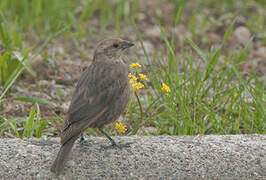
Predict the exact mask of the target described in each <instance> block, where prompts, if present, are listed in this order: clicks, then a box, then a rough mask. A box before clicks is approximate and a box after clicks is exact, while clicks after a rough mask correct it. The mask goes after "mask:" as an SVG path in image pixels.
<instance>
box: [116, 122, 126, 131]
mask: <svg viewBox="0 0 266 180" xmlns="http://www.w3.org/2000/svg"><path fill="white" fill-rule="evenodd" d="M115 129H116V130H117V132H118V133H125V132H126V131H127V129H126V126H124V125H123V124H122V123H121V122H119V123H116V124H115Z"/></svg>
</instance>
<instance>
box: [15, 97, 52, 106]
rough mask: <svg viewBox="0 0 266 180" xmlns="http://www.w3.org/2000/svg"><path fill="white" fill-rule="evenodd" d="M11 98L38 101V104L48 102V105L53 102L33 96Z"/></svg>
mask: <svg viewBox="0 0 266 180" xmlns="http://www.w3.org/2000/svg"><path fill="white" fill-rule="evenodd" d="M12 100H15V101H23V102H32V103H38V104H50V105H54V103H53V102H50V101H47V100H45V99H41V98H33V97H15V98H12Z"/></svg>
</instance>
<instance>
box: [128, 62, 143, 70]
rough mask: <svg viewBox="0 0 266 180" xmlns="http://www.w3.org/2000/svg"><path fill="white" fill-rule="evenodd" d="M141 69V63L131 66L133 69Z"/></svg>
mask: <svg viewBox="0 0 266 180" xmlns="http://www.w3.org/2000/svg"><path fill="white" fill-rule="evenodd" d="M140 67H141V65H140V64H139V63H132V64H130V68H132V69H137V68H140Z"/></svg>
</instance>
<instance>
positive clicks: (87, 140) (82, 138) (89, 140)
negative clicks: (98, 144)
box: [79, 136, 92, 144]
mask: <svg viewBox="0 0 266 180" xmlns="http://www.w3.org/2000/svg"><path fill="white" fill-rule="evenodd" d="M91 141H92V140H91V138H89V137H88V138H86V137H84V136H81V137H80V140H79V143H80V144H83V143H87V142H91Z"/></svg>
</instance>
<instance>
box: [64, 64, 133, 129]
mask: <svg viewBox="0 0 266 180" xmlns="http://www.w3.org/2000/svg"><path fill="white" fill-rule="evenodd" d="M117 66H118V67H117ZM119 66H120V67H119ZM122 66H123V65H122V64H121V65H119V64H117V63H116V64H109V65H108V67H106V64H102V63H92V64H91V65H90V66H89V67H88V68H87V69H86V70H85V72H84V73H83V74H82V77H81V79H80V81H79V82H78V85H77V87H76V90H75V92H74V95H73V98H72V102H71V105H70V107H69V111H68V118H67V120H66V123H65V127H64V128H67V127H68V126H69V125H71V124H73V123H76V122H79V121H86V123H90V120H93V119H94V117H96V116H97V115H98V114H99V113H104V112H103V111H104V110H107V108H108V107H109V106H110V105H111V103H112V101H113V100H115V99H116V98H117V97H118V96H120V94H121V93H122V92H123V91H124V89H125V88H126V86H127V84H128V79H127V69H126V68H125V67H122Z"/></svg>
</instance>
